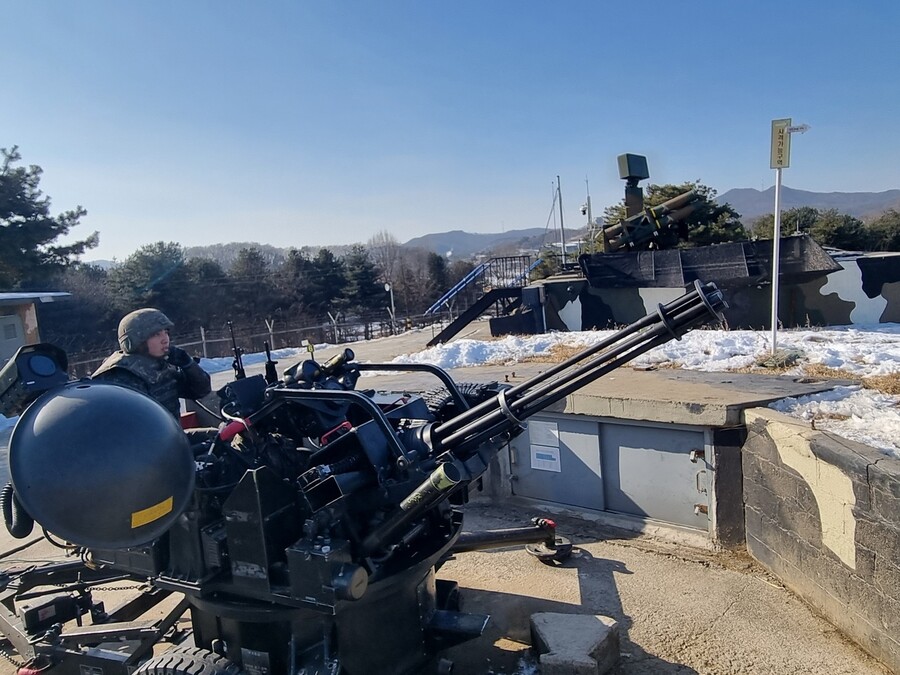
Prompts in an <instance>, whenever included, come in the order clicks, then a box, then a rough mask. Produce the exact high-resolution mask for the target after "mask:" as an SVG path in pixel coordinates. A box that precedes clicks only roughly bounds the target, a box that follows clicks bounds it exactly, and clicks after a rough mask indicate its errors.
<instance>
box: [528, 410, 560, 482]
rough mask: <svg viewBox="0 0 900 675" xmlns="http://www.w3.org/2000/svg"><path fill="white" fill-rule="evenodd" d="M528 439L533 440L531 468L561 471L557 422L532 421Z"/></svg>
mask: <svg viewBox="0 0 900 675" xmlns="http://www.w3.org/2000/svg"><path fill="white" fill-rule="evenodd" d="M528 440H529V441H530V442H531V468H532V469H537V470H539V471H555V472H557V473H560V472H561V471H562V467H561V466H560V462H559V426H558V425H557V424H556V422H538V421H534V420H532V421H530V422H529V423H528Z"/></svg>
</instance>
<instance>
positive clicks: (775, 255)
mask: <svg viewBox="0 0 900 675" xmlns="http://www.w3.org/2000/svg"><path fill="white" fill-rule="evenodd" d="M772 236H773V241H772V354H773V355H774V354H775V350H776V349H777V348H778V274H779V272H778V268H779V264H780V260H781V168H778V169H775V230H774V232H773V233H772Z"/></svg>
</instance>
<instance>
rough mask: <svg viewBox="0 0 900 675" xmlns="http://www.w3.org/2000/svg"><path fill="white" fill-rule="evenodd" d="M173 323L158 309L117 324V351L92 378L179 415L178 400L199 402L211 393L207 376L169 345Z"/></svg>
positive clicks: (129, 316) (135, 313)
mask: <svg viewBox="0 0 900 675" xmlns="http://www.w3.org/2000/svg"><path fill="white" fill-rule="evenodd" d="M173 325H174V324H173V323H172V322H171V321H169V318H168V317H167V316H166V315H165V314H163V313H162V312H160V311H159V310H158V309H151V308H144V309H138V310H135V311H133V312H131V313H130V314H126V315H125V316H124V317H123V318H122V320H121V321H120V322H119V347H120V348H121V349H119V351H116V352H114V353H113V354H112V355H110V356H109V358H107V359H106V361H104V362H103V363H102V364H101V365H100V367H99V368H97V370H96V371H95V372H94V374H93V375H92V376H91V379H94V380H99V381H101V382H111V383H113V384H121V385H124V386H126V387H131V388H132V389H136V390H137V391H140V392H141V393H144V394H147V395H148V396H150V397H151V398H154V399H156V400H157V401H159V403H161V404H162V405H163V407H164V408H166V410H168V411H169V412H171V413H172V414H173V415H175V417H176V418H178V417H179V416H180V412H181V404H180V403H179V401H178V399H179V398H189V399H198V398H202V397H203V396H206V395H207V394H208V393H209V392H210V382H209V374H208V373H206V371H204V370H203V369H202V368H201V367H200V366H199V365H198V364H197V362H196V361H194V359H193V358H191V356H190V355H189V354H188V353H187V352H186V351H184V350H183V349H180V348H178V347H176V346H175V345H173V344H171V342H170V341H169V329H170V328H172V326H173Z"/></svg>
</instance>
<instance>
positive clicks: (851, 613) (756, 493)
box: [742, 408, 900, 673]
mask: <svg viewBox="0 0 900 675" xmlns="http://www.w3.org/2000/svg"><path fill="white" fill-rule="evenodd" d="M745 420H746V423H747V440H746V441H745V442H744V445H743V448H742V467H743V496H744V515H745V528H746V540H747V548H748V551H749V552H750V554H751V555H752V556H753V557H754V558H756V560H758V561H759V562H760V563H761V564H762V565H764V566H765V567H766V568H768V569H769V570H770V571H771V572H772V573H773V574H775V575H776V576H777V577H778V578H779V579H781V581H782V582H783V583H784V584H785V585H786V586H787V587H788V588H790V589H791V590H792V591H794V592H795V593H796V594H797V595H799V596H800V597H802V598H803V599H804V600H805V601H806V602H807V603H808V604H810V605H811V606H813V607H814V608H816V609H817V610H818V611H819V612H820V613H821V614H822V615H823V616H824V617H826V618H827V619H828V620H829V621H830V622H831V623H833V624H834V625H835V626H836V627H837V628H839V629H840V630H841V632H843V633H844V634H845V635H846V636H847V637H849V638H851V639H852V640H854V641H855V642H857V643H858V644H859V645H860V646H861V647H863V648H864V649H865V650H866V651H868V652H869V653H870V654H872V655H873V656H874V657H875V658H877V659H879V660H880V661H882V662H883V663H884V664H885V665H887V666H888V667H889V668H891V670H892V671H894V672H898V673H900V460H898V459H895V458H892V457H888V456H886V455H884V454H882V453H879V452H877V451H876V450H874V449H873V448H869V447H867V446H865V445H861V444H858V443H853V442H852V441H847V440H844V439H841V438H838V437H836V436H833V435H831V434H828V433H826V432H822V431H817V430H814V429H811V428H810V425H809V424H808V423H805V422H801V421H799V420H796V419H794V418H791V417H788V416H786V415H782V414H780V413H777V412H775V411H772V410H769V409H761V408H755V409H751V410H747V411H745Z"/></svg>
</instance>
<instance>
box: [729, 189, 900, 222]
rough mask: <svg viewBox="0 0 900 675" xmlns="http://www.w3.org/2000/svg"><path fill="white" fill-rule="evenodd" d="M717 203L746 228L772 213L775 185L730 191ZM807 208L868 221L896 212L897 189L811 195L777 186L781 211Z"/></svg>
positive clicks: (899, 198) (899, 197)
mask: <svg viewBox="0 0 900 675" xmlns="http://www.w3.org/2000/svg"><path fill="white" fill-rule="evenodd" d="M716 201H717V202H719V203H720V204H724V203H725V202H728V203H729V204H730V205H731V206H732V207H733V208H734V210H735V211H737V212H738V213H740V214H741V222H743V223H744V226H745V227H746V226H749V225H750V224H751V222H750V221H752V220H754V219H756V218H759V217H760V216H764V215H766V214H769V213H772V212H774V210H775V186H772V187H770V188H768V189H766V190H757V189H755V188H734V189H731V190H728V191H727V192H723V193H722V194H720V195H718V196H717V197H716ZM801 206H810V207H812V208H814V209H819V210H820V211H825V210H828V209H837V210H838V211H839V212H840V213H847V214H849V215H851V216H854V217H856V218H862V219H865V218H871V217H874V216H877V215H879V214H880V213H883V212H884V211H887V210H888V209H900V190H884V191H882V192H811V191H809V190H797V189H795V188H791V187H787V186H786V185H783V186H782V187H781V208H782V210H785V211H786V210H787V209H795V208H799V207H801Z"/></svg>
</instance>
